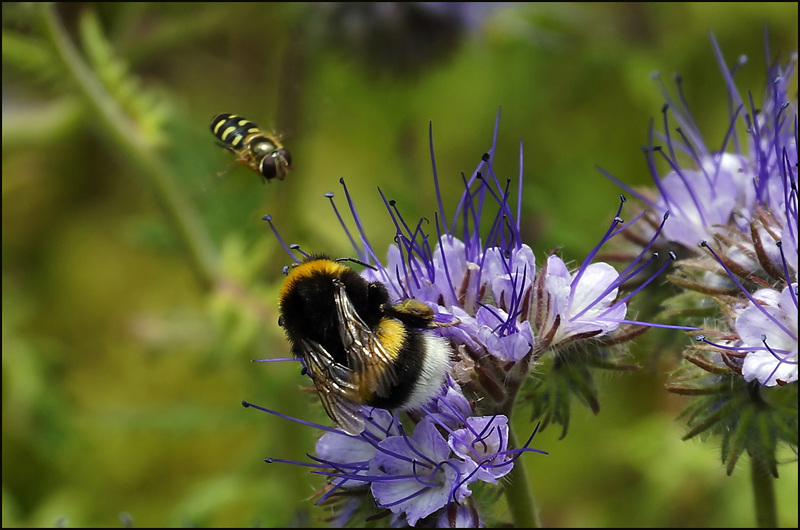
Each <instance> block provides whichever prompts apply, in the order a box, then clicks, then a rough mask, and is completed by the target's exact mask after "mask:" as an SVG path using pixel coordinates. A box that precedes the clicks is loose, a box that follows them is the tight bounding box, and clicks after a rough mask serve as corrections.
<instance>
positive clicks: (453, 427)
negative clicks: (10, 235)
mask: <svg viewBox="0 0 800 530" xmlns="http://www.w3.org/2000/svg"><path fill="white" fill-rule="evenodd" d="M498 123H499V113H498V117H497V121H496V124H495V133H494V136H493V140H492V144H491V148H490V149H489V150H488V151H487V152H486V153H484V154H483V155H482V156H481V157H480V161H479V162H478V165H477V167H476V168H475V170H474V171H473V172H472V173H471V175H470V176H469V177H467V176H465V175H464V174H463V173H462V174H461V179H462V183H463V186H464V192H463V193H462V195H461V197H460V199H459V200H458V202H457V204H456V206H455V208H454V213H453V215H452V217H450V218H448V216H446V215H445V213H444V212H445V207H444V200H443V197H442V194H441V193H440V189H439V180H438V179H439V177H438V172H437V168H436V164H435V159H433V141H432V139H431V146H430V148H431V157H432V159H433V160H434V162H433V177H434V188H435V192H436V198H437V201H438V210H437V211H436V212H435V214H434V216H433V223H429V222H428V221H427V220H426V219H423V220H420V221H419V222H417V223H409V222H408V221H407V220H406V219H405V218H404V217H403V215H402V214H401V213H400V209H399V208H398V206H397V204H396V203H395V201H392V200H389V199H387V198H386V197H385V196H384V194H383V193H382V192H381V193H380V195H381V198H382V200H383V201H384V204H385V205H386V208H387V211H388V213H389V216H390V218H391V221H392V222H393V223H394V226H395V229H396V235H395V238H394V244H392V245H390V246H389V250H388V255H387V258H386V260H385V261H384V260H382V259H381V258H380V257H379V255H378V252H377V251H376V250H375V247H374V246H373V245H372V244H371V243H370V241H369V238H368V237H367V234H366V232H365V230H364V222H363V221H362V219H361V217H360V216H359V214H358V212H357V210H356V208H355V204H354V201H353V199H352V196H351V195H350V192H349V190H348V188H347V186H346V185H345V183H344V180H343V179H341V180H340V183H341V185H342V187H343V190H344V193H345V197H346V200H347V204H348V210H349V213H350V217H351V219H352V221H351V223H350V224H353V225H355V230H354V231H351V230H350V229H349V228H348V223H347V222H345V219H344V218H343V216H342V214H341V212H340V210H339V208H338V207H337V206H336V203H335V202H334V194H333V193H328V194H327V195H326V196H327V197H328V198H329V200H330V204H331V206H332V208H333V211H334V213H335V215H336V217H337V218H338V220H339V221H340V223H341V225H342V227H343V230H344V232H345V233H346V235H347V237H348V238H349V240H350V241H351V243H352V245H353V249H354V252H355V254H356V255H355V258H357V259H358V260H359V261H361V262H363V263H364V264H366V265H367V266H368V267H367V268H366V269H365V270H364V271H363V272H362V273H361V275H362V276H363V277H364V278H365V279H367V280H369V281H370V282H380V283H382V284H383V285H385V286H386V289H387V291H388V292H389V294H390V297H391V298H392V299H393V302H392V303H399V302H400V301H402V300H405V299H414V300H417V301H419V302H422V303H424V304H425V305H427V306H428V307H429V308H430V309H431V310H432V311H433V313H434V320H435V322H437V323H441V324H444V325H441V326H440V327H437V328H436V329H433V330H429V332H431V333H437V334H439V335H441V336H443V337H445V338H447V339H448V340H449V341H450V343H451V344H452V346H453V352H454V355H455V358H454V359H453V360H452V367H451V370H450V374H449V375H448V377H447V385H446V386H444V387H443V388H442V391H441V395H440V396H439V397H438V398H436V399H434V400H432V401H430V402H429V403H427V404H426V405H424V406H423V407H421V408H420V409H419V410H416V411H411V412H409V413H406V414H404V416H403V418H402V420H401V417H400V416H399V415H398V413H397V412H396V411H395V412H392V411H385V410H380V409H374V408H368V407H362V410H361V413H363V415H364V419H365V424H367V425H368V426H369V428H368V429H366V430H365V431H364V432H363V433H361V434H360V435H358V436H350V435H346V434H345V433H344V432H342V431H341V430H339V429H335V428H328V427H322V426H319V425H315V424H314V426H315V427H318V428H320V429H321V430H323V431H325V433H324V434H323V435H322V437H321V438H320V440H319V442H318V444H317V447H316V454H315V455H314V456H311V455H309V457H310V458H311V460H312V462H309V463H299V462H293V463H297V464H301V465H308V466H311V467H313V468H315V473H321V474H324V475H326V476H327V477H328V484H327V486H326V488H325V489H324V490H323V491H321V492H320V499H319V501H318V503H336V506H337V508H338V509H337V511H336V516H335V517H336V519H335V522H336V523H337V524H339V523H343V522H346V521H350V520H353V518H354V517H356V514H357V513H359V514H360V513H362V511H363V510H364V509H365V506H366V507H368V508H369V509H371V510H374V509H375V508H376V507H377V508H379V509H384V510H386V511H387V512H386V513H391V514H392V517H393V523H397V524H409V525H414V524H417V523H419V522H420V521H423V520H424V521H425V522H426V524H427V523H428V522H430V521H437V522H438V523H439V524H443V525H445V526H452V525H456V524H458V525H461V524H464V525H467V526H477V525H478V524H480V523H481V522H482V521H483V519H482V517H483V515H482V514H481V513H479V511H478V508H477V507H476V505H475V504H473V503H472V501H471V492H472V490H471V487H472V486H473V485H474V484H475V483H485V484H489V485H497V484H499V482H500V481H501V480H502V479H503V477H505V476H506V475H507V474H508V473H509V472H510V471H511V470H512V468H513V467H514V465H515V461H516V460H517V459H518V458H519V456H520V455H521V454H522V453H523V452H528V451H535V450H533V449H530V448H529V447H528V445H529V443H530V442H531V439H532V436H531V439H529V440H528V442H527V443H525V444H524V445H521V446H518V447H514V446H513V445H510V444H509V440H510V439H513V438H512V437H511V433H510V431H509V424H508V418H509V417H510V415H511V412H512V410H513V408H514V407H513V406H514V402H515V399H516V396H517V394H518V393H519V392H520V391H521V390H522V391H524V392H525V393H526V394H527V395H526V397H527V398H529V399H531V400H532V402H534V403H536V405H535V407H534V415H535V416H538V417H539V418H540V420H541V421H542V422H544V423H545V424H547V423H549V422H554V423H561V424H562V425H563V426H564V433H566V426H567V424H568V417H569V401H570V400H569V393H575V394H577V395H580V396H581V397H582V398H584V399H583V401H584V402H590V403H593V404H594V403H596V402H597V396H596V395H594V385H593V384H592V383H591V382H590V381H589V379H588V378H590V377H591V375H590V374H591V371H590V370H588V368H596V367H603V368H629V367H627V366H622V365H617V364H616V359H615V358H614V357H613V356H612V355H611V353H610V351H611V349H612V347H613V346H614V345H616V344H619V343H621V342H625V341H627V340H629V339H630V338H632V337H634V336H635V335H637V334H638V333H640V332H641V330H642V329H646V328H643V327H642V325H643V324H645V323H642V322H638V321H636V320H632V319H629V318H628V302H629V300H630V298H631V297H632V296H633V295H634V294H635V293H636V292H638V291H639V290H640V289H642V288H644V287H645V286H646V285H647V284H648V283H650V282H651V281H653V279H654V278H656V277H657V276H658V274H660V272H661V271H663V270H664V268H665V267H666V266H667V265H668V264H669V263H670V262H671V261H672V260H673V259H674V258H675V256H674V255H673V254H672V253H668V255H667V256H666V258H664V257H662V258H659V256H658V253H652V255H651V254H650V252H651V250H650V249H651V247H652V246H653V245H654V244H655V241H656V239H657V237H658V235H659V233H660V232H661V230H662V228H663V225H664V222H665V221H666V219H667V217H668V215H664V216H663V218H662V221H661V223H660V225H661V226H660V227H658V229H657V230H655V231H654V232H653V234H652V235H651V238H650V241H649V242H648V243H646V244H645V245H644V248H643V249H642V251H641V252H640V253H639V255H638V256H636V257H635V258H634V259H633V260H632V261H631V264H630V265H629V266H628V267H627V268H625V269H624V270H623V271H621V272H619V271H617V270H616V269H615V268H614V267H612V266H611V265H609V264H607V263H603V262H595V257H596V256H597V254H598V252H599V251H600V248H601V247H602V246H603V245H605V244H606V243H607V242H608V241H609V240H611V239H612V238H614V237H615V236H617V235H619V234H620V233H622V232H624V231H625V230H627V229H628V228H629V227H630V226H631V225H632V224H633V223H636V222H637V221H638V220H640V219H641V217H642V215H641V214H640V215H639V216H637V217H636V218H635V219H633V220H632V221H630V222H627V223H626V222H625V221H624V220H623V219H622V218H621V215H622V208H623V204H624V203H625V198H624V197H620V202H619V206H618V209H617V211H616V214H615V215H614V216H613V218H612V219H611V222H610V223H609V226H608V229H607V230H606V232H605V234H603V235H602V237H601V239H600V242H599V243H598V245H597V246H596V247H595V248H594V249H593V250H592V251H591V252H590V253H589V254H588V256H587V257H586V259H585V260H584V261H583V262H582V263H581V264H580V265H578V266H577V267H570V266H568V264H567V263H565V262H564V261H563V260H562V259H561V258H560V257H558V256H557V255H556V254H555V253H551V254H550V255H549V256H547V257H546V258H545V259H544V260H543V264H542V265H541V266H540V267H539V268H538V269H537V267H536V260H535V258H534V252H533V250H532V249H531V247H530V246H528V245H526V244H525V243H524V242H523V241H522V235H521V221H520V213H521V209H522V175H523V167H522V161H523V156H522V149H521V147H520V157H519V161H520V167H519V180H518V182H517V184H516V186H514V187H512V182H513V179H510V178H509V179H501V178H500V177H498V175H497V174H496V173H495V170H494V164H493V156H494V152H495V142H496V138H497V125H498ZM514 192H515V193H516V200H515V201H512V199H511V197H512V195H513V194H514ZM265 220H267V221H269V222H270V226H271V227H272V229H273V231H274V232H275V234H276V237H277V238H278V240H279V241H280V243H281V244H282V245H283V247H284V249H285V250H286V252H287V253H288V254H289V255H290V256H291V258H292V259H293V260H295V261H298V255H297V254H296V253H300V254H303V255H306V254H305V253H304V252H303V251H302V250H300V248H299V246H298V245H287V244H286V243H285V242H284V241H283V239H282V238H281V237H280V235H279V234H278V232H277V230H276V229H275V227H274V225H273V224H272V218H271V217H269V216H266V217H265ZM429 225H432V226H433V228H434V232H433V233H431V232H428V231H427V230H426V229H427V227H428V226H429ZM486 227H489V228H488V230H487V229H486ZM656 262H661V264H660V265H657V264H656ZM631 283H633V284H635V285H636V287H635V288H633V289H630V288H627V286H628V285H629V284H631ZM547 354H551V355H547ZM565 359H567V361H565ZM532 371H535V372H536V377H528V376H529V375H530V374H531V372H532ZM543 385H544V386H543ZM547 385H558V386H559V387H560V388H562V389H564V388H566V389H568V390H567V392H568V393H567V396H566V398H567V399H563V398H564V397H565V396H563V395H560V396H559V397H558V399H553V398H552V397H553V396H555V393H554V392H553V391H552V388H550V387H549V386H547ZM587 393H590V394H591V395H587ZM548 396H550V397H548ZM539 397H541V399H539ZM592 408H593V409H594V410H595V411H596V407H595V406H594V405H592ZM262 410H266V411H268V412H270V413H272V414H276V415H279V416H282V415H281V414H280V413H278V412H276V411H272V410H269V409H262ZM289 419H292V420H293V421H300V422H303V423H306V422H304V421H303V420H299V419H295V418H289ZM401 421H402V423H401ZM537 429H538V427H537ZM532 430H533V432H536V429H532ZM270 461H272V462H278V461H282V460H277V459H271V460H270ZM373 515H374V513H373Z"/></svg>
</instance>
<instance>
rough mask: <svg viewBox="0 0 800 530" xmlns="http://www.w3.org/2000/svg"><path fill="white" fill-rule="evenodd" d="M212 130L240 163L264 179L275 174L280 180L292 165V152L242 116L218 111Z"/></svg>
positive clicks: (213, 119) (274, 137)
mask: <svg viewBox="0 0 800 530" xmlns="http://www.w3.org/2000/svg"><path fill="white" fill-rule="evenodd" d="M211 132H213V133H214V136H216V137H217V138H218V139H219V141H220V142H222V146H223V147H224V148H225V149H227V150H228V151H230V152H231V153H233V154H235V155H236V156H237V157H238V160H239V162H240V163H242V164H244V165H246V166H248V167H250V168H251V169H252V170H253V171H255V172H256V173H258V174H259V175H261V176H262V177H263V178H264V181H265V182H269V181H270V180H272V179H274V178H277V179H278V180H283V179H284V177H286V174H287V173H288V172H289V170H290V169H291V167H292V155H291V154H289V151H287V150H286V149H285V148H284V147H283V144H281V142H280V139H279V138H278V137H277V136H275V135H272V134H268V133H266V132H264V131H262V130H261V129H260V128H259V127H258V125H256V124H255V123H253V122H252V121H248V120H246V119H244V118H242V117H241V116H237V115H236V114H217V115H216V116H214V118H212V119H211Z"/></svg>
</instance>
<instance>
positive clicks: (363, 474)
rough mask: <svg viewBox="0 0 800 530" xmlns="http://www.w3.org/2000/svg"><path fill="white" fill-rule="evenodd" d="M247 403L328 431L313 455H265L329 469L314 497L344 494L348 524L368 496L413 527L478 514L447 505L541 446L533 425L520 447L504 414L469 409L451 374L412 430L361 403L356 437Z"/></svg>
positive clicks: (341, 518) (342, 514)
mask: <svg viewBox="0 0 800 530" xmlns="http://www.w3.org/2000/svg"><path fill="white" fill-rule="evenodd" d="M243 404H244V405H245V406H247V407H253V408H256V409H259V410H262V411H264V412H268V413H270V414H273V415H276V416H279V417H282V418H284V419H288V420H291V421H295V422H297V423H301V424H304V425H308V426H312V427H316V428H319V429H322V430H324V431H325V432H324V434H323V435H322V436H321V437H320V439H319V441H318V442H317V446H316V454H315V455H314V456H311V455H309V458H311V460H312V462H296V461H291V460H283V459H277V458H270V459H267V461H268V462H270V463H278V462H283V463H289V464H294V465H302V466H307V467H311V468H313V469H315V471H314V473H317V474H321V475H325V476H327V477H328V484H329V485H328V487H327V488H326V489H325V490H324V492H320V495H321V497H320V499H319V501H317V504H319V503H321V502H323V501H326V500H329V499H333V498H337V497H341V498H342V499H343V500H344V502H343V503H342V504H343V506H341V508H340V510H338V513H337V517H336V521H337V522H338V523H340V524H346V523H347V522H348V520H349V517H350V516H351V515H352V514H353V513H355V512H357V511H358V509H359V508H360V506H361V505H363V503H364V502H367V503H369V504H374V505H375V506H376V507H378V508H385V509H388V510H390V511H391V512H392V513H393V514H394V516H395V517H396V518H398V519H397V520H398V521H405V523H406V524H408V525H411V526H413V525H415V524H416V523H417V522H419V521H420V520H421V519H424V518H426V517H428V516H441V517H445V519H444V520H449V518H450V516H451V515H452V514H455V515H454V517H455V520H458V521H471V520H474V518H473V516H475V517H478V516H477V511H470V510H467V511H462V509H460V508H459V509H451V508H450V506H451V505H452V504H456V505H460V504H461V503H462V501H464V500H465V499H467V498H468V497H469V496H470V495H471V494H472V492H471V490H470V489H469V485H470V484H472V483H474V482H476V481H484V482H488V483H490V484H497V479H498V478H500V477H502V476H504V475H506V474H507V473H508V472H509V471H511V469H512V468H513V466H514V461H515V460H516V459H517V458H518V457H519V456H520V455H521V454H522V453H525V452H539V453H543V452H542V451H539V450H537V449H530V448H529V447H528V446H529V444H530V443H531V441H532V440H533V436H534V434H535V432H536V431H534V434H532V435H531V436H530V438H529V439H528V441H527V442H526V443H525V445H524V446H523V447H521V448H519V449H509V448H508V437H509V434H508V420H507V419H506V417H505V416H492V417H483V416H474V415H472V411H471V408H470V406H469V403H468V402H467V400H466V399H465V398H464V396H463V395H462V393H461V390H460V388H459V387H458V385H457V384H455V383H454V382H453V381H452V379H449V378H448V384H447V386H446V388H445V389H443V391H442V393H441V395H440V396H439V397H438V398H437V399H435V400H433V402H432V404H431V407H430V408H427V409H425V415H424V417H422V419H420V420H419V421H418V422H417V423H416V425H413V422H412V425H413V431H412V432H411V433H410V434H408V433H407V432H406V430H405V428H404V427H403V426H401V425H400V423H399V422H398V420H397V417H396V416H395V415H393V414H391V413H389V412H387V411H385V410H380V409H374V408H370V407H362V408H361V414H363V415H364V418H365V425H366V429H365V430H364V432H362V433H361V434H360V435H358V436H352V435H349V434H346V433H345V432H344V431H342V430H340V429H334V428H329V427H322V426H320V425H316V424H313V423H310V422H306V421H304V420H299V419H297V418H292V417H289V416H286V415H284V414H281V413H279V412H276V411H274V410H270V409H266V408H263V407H258V406H256V405H252V404H250V403H243ZM543 454H546V453H543ZM354 496H357V497H358V496H360V498H361V499H362V500H361V503H360V504H359V505H356V504H355V503H354V502H353V498H354ZM470 506H472V510H474V506H473V505H471V504H470ZM454 510H455V511H454ZM478 519H479V517H478ZM440 520H441V519H440Z"/></svg>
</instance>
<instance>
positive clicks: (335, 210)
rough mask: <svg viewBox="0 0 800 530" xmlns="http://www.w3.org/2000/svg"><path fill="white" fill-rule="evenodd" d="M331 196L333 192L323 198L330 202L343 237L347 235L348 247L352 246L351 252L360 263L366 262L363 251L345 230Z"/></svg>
mask: <svg viewBox="0 0 800 530" xmlns="http://www.w3.org/2000/svg"><path fill="white" fill-rule="evenodd" d="M333 195H334V194H333V192H330V191H329V192H328V193H326V194H325V197H327V198H328V200H329V201H330V203H331V207H332V208H333V212H334V213H335V214H336V218H337V219H338V220H339V225H340V226H341V227H342V229H343V230H344V233H345V235H347V239H349V240H350V245H352V247H353V250H355V251H356V256H358V259H360V260H361V261H366V258H367V256H366V255H365V254H364V251H363V250H361V247H359V246H358V244H356V240H355V239H353V234H351V233H350V230H349V229H348V228H347V225H346V224H345V222H344V219H342V215H341V214H340V213H339V209H338V208H337V207H336V203H335V202H334V200H333Z"/></svg>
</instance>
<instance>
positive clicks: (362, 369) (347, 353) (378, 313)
mask: <svg viewBox="0 0 800 530" xmlns="http://www.w3.org/2000/svg"><path fill="white" fill-rule="evenodd" d="M342 261H354V262H356V263H360V262H358V261H356V260H353V259H349V258H344V259H340V260H332V259H330V258H328V257H326V256H324V255H311V256H308V257H307V258H306V259H305V260H304V261H303V262H302V263H300V264H295V265H294V266H293V267H292V268H291V269H289V271H288V275H287V277H286V280H285V281H284V284H283V287H282V288H281V290H280V294H279V305H280V318H279V319H278V325H280V326H281V327H283V328H284V330H285V332H286V336H287V338H288V339H289V342H290V343H291V347H292V352H293V353H294V354H295V355H297V356H298V357H300V358H301V359H302V360H303V363H304V365H305V369H306V371H307V372H308V374H309V375H310V376H311V379H312V381H313V383H314V387H315V388H316V390H317V394H319V398H320V401H322V405H323V407H324V408H325V411H326V412H327V413H328V416H330V417H331V419H333V420H334V421H335V422H336V423H337V424H338V425H339V427H340V428H341V429H342V430H343V431H345V432H346V433H348V434H352V435H358V434H359V433H361V432H362V431H363V430H364V427H365V425H364V417H363V413H360V406H361V405H367V406H372V407H378V408H382V409H402V410H412V409H415V408H418V407H419V406H421V405H424V404H425V402H426V401H428V400H429V399H430V398H431V397H433V396H434V395H435V394H436V393H437V392H438V391H439V389H440V388H441V386H442V384H443V382H444V378H445V374H446V373H447V371H448V369H449V366H450V357H451V349H450V346H449V343H448V341H447V340H446V339H444V338H442V337H439V336H438V335H435V334H433V333H430V332H429V331H426V330H429V329H431V328H435V327H437V326H448V325H454V324H438V323H434V322H433V318H434V314H433V311H432V310H431V309H430V308H429V307H428V306H426V305H425V304H423V303H422V302H419V301H417V300H413V299H408V300H404V301H402V302H400V303H398V304H392V303H390V299H389V293H388V291H387V290H386V287H385V286H384V285H383V284H382V283H380V282H368V281H367V280H366V279H364V278H363V277H362V276H361V275H360V274H358V273H357V272H356V271H355V270H353V269H351V268H350V267H347V266H346V265H343V264H342V263H341V262H342ZM457 323H458V322H456V324H457Z"/></svg>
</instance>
